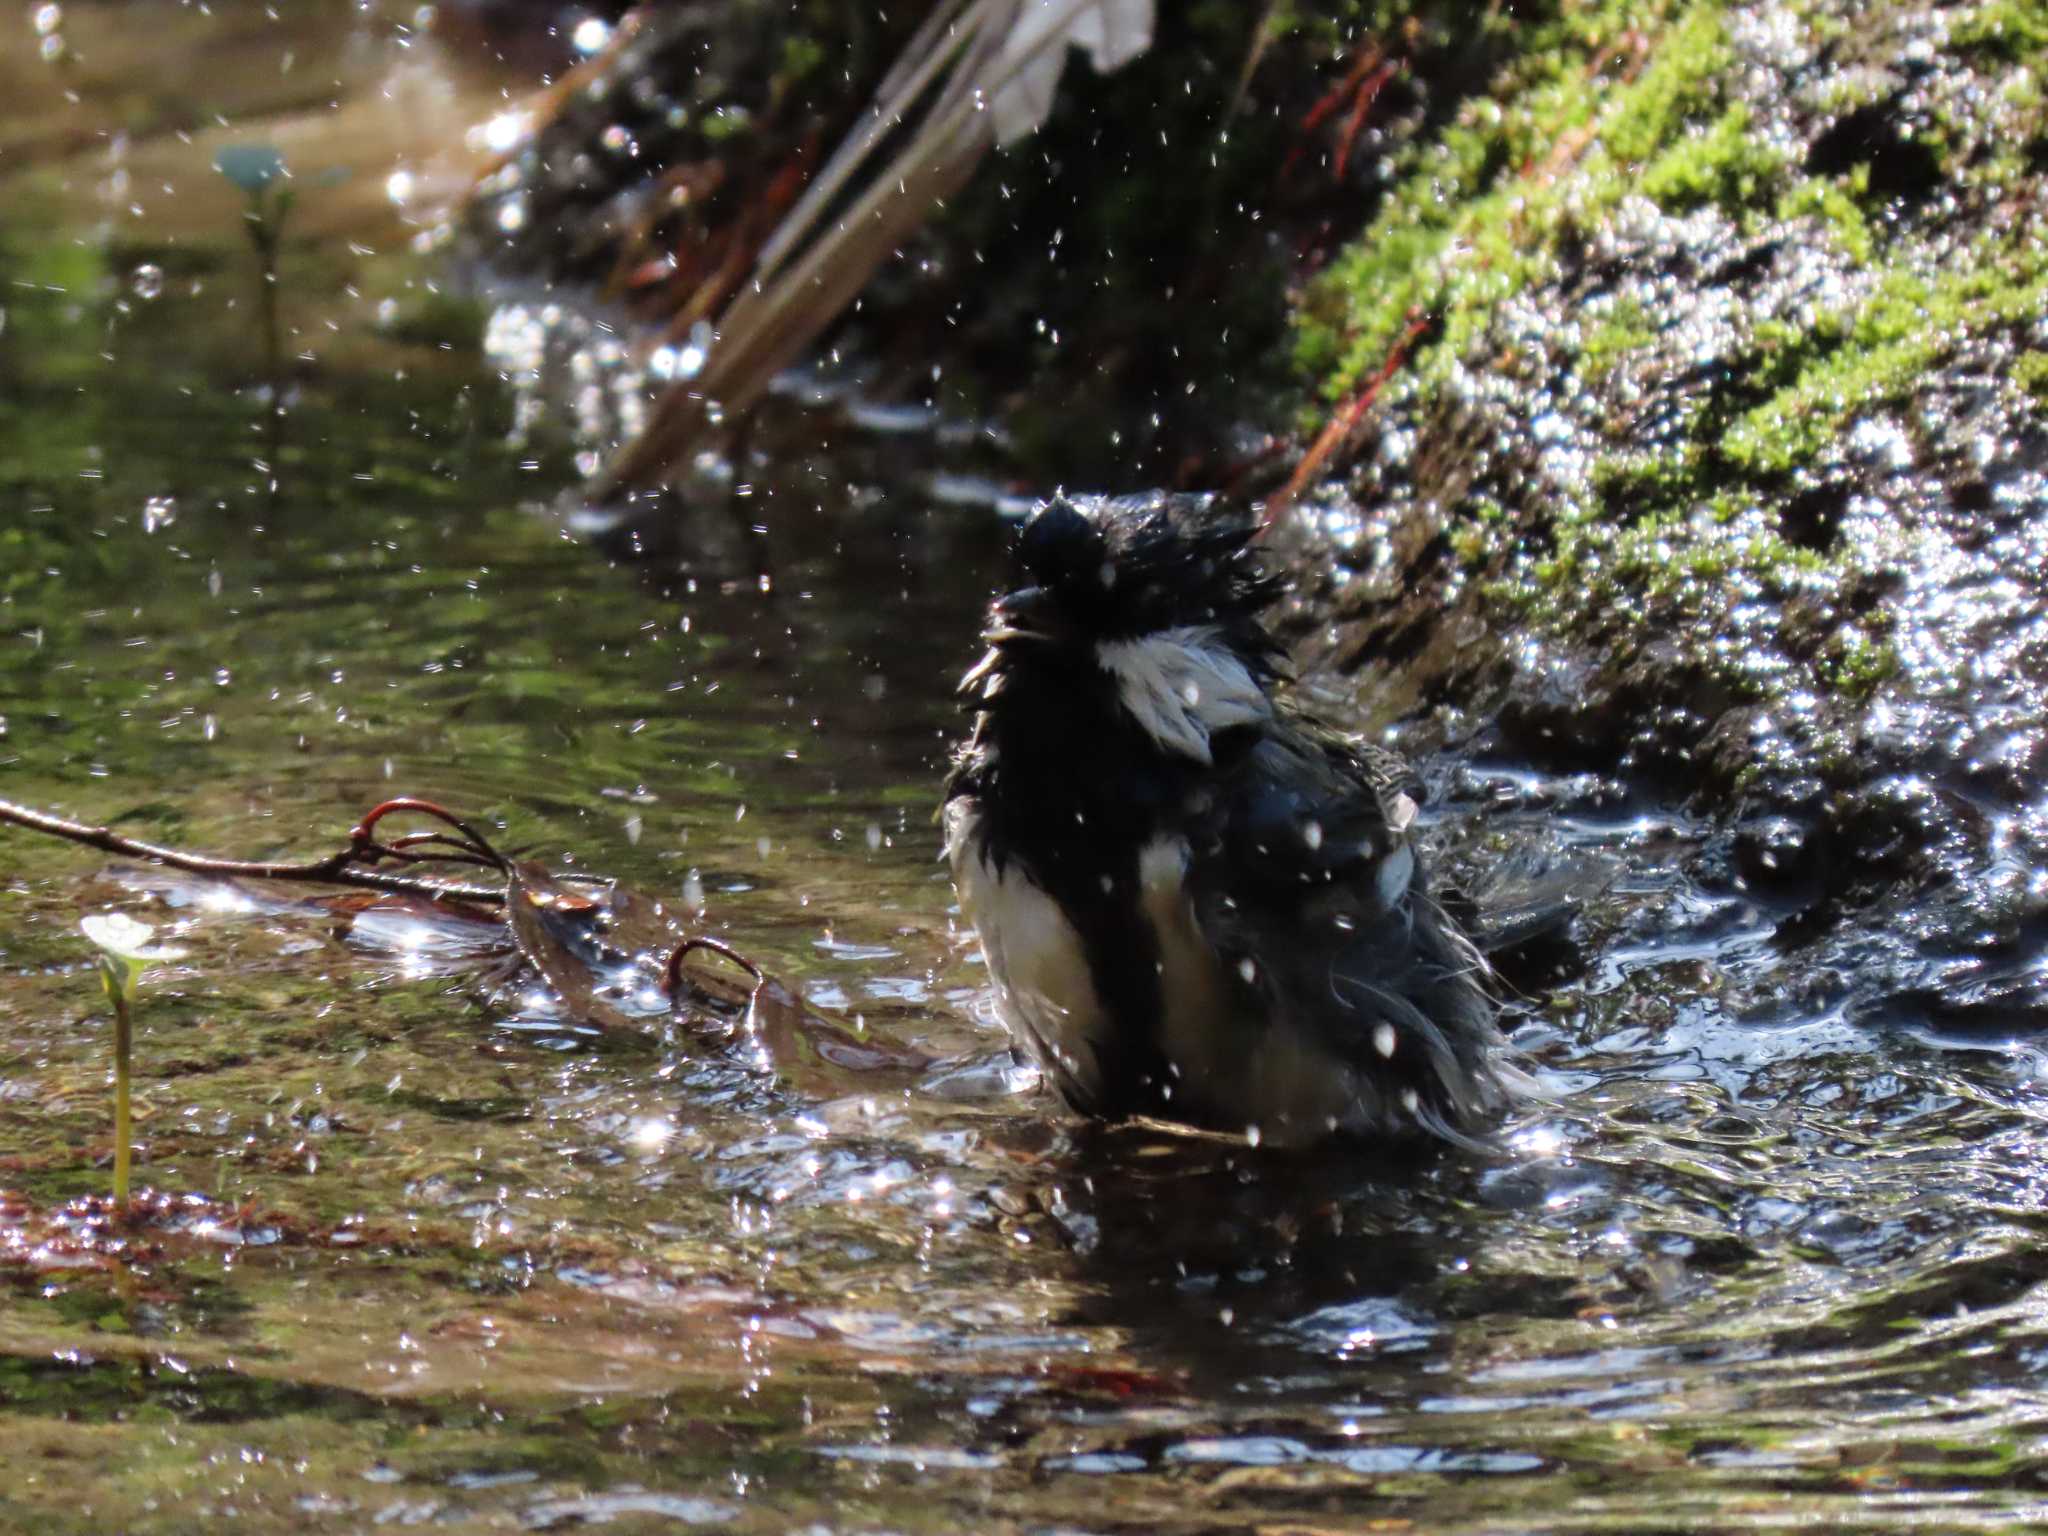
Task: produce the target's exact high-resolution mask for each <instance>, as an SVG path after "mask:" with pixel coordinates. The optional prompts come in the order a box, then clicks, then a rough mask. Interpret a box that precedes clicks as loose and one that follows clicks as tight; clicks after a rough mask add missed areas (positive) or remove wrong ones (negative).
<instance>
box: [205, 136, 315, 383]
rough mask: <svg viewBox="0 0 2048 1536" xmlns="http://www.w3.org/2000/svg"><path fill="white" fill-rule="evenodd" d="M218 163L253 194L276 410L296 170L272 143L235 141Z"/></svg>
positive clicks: (253, 239) (251, 211)
mask: <svg viewBox="0 0 2048 1536" xmlns="http://www.w3.org/2000/svg"><path fill="white" fill-rule="evenodd" d="M213 165H214V169H215V170H217V171H219V172H220V173H221V175H223V176H225V177H227V179H228V180H229V181H231V182H233V183H234V184H235V185H236V186H238V187H240V188H241V189H242V195H243V196H244V197H245V198H247V199H248V204H247V206H246V207H245V208H243V210H242V217H243V219H244V220H246V221H247V223H248V227H249V243H250V244H251V245H252V246H254V247H255V249H256V260H257V262H258V263H259V264H260V265H261V267H262V269H263V276H262V280H263V288H262V295H261V299H262V310H263V354H264V357H265V358H266V359H267V360H268V362H269V364H270V384H271V408H272V409H273V410H275V409H276V408H277V407H278V404H279V401H278V398H277V394H278V390H279V387H280V386H281V385H282V383H283V376H282V371H281V370H282V365H283V360H284V356H283V338H282V334H281V333H280V331H279V329H278V322H277V251H278V246H279V244H280V243H281V242H282V241H283V239H284V221H285V216H286V215H287V214H289V213H290V212H291V211H292V204H293V203H294V202H296V201H297V200H298V192H297V191H296V190H295V189H294V188H293V187H292V186H291V185H290V181H291V172H290V171H289V170H287V169H286V168H285V163H284V156H283V155H282V154H281V153H279V152H278V151H277V150H276V149H273V148H272V147H271V146H270V145H268V144H230V145H228V146H227V147H226V148H225V149H223V150H222V151H221V152H220V153H219V154H217V155H215V156H214V157H213Z"/></svg>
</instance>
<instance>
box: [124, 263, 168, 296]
mask: <svg viewBox="0 0 2048 1536" xmlns="http://www.w3.org/2000/svg"><path fill="white" fill-rule="evenodd" d="M128 287H129V289H130V291H132V292H133V293H134V295H135V297H137V298H138V299H153V298H155V297H156V296H157V295H158V294H160V293H162V292H163V291H164V269H163V268H162V267H160V266H158V265H157V264H156V263H155V262H153V261H145V262H144V263H143V264H142V265H141V266H139V267H137V268H136V269H135V270H134V271H133V272H131V273H129V274H128Z"/></svg>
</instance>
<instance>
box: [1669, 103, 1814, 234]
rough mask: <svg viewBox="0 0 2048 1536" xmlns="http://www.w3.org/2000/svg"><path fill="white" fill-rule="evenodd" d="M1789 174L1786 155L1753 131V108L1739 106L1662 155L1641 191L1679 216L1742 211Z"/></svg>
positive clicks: (1730, 109) (1724, 113)
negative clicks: (1715, 209)
mask: <svg viewBox="0 0 2048 1536" xmlns="http://www.w3.org/2000/svg"><path fill="white" fill-rule="evenodd" d="M1784 169H1785V157H1784V152H1783V151H1782V150H1781V149H1780V148H1779V147H1778V146H1777V145H1775V144H1773V143H1770V142H1768V141H1767V140H1765V139H1762V138H1760V137H1759V136H1758V135H1757V134H1756V133H1755V132H1754V131H1753V130H1752V125H1751V123H1750V117H1749V109H1748V108H1746V107H1743V106H1739V105H1738V106H1732V107H1730V108H1729V109H1728V110H1727V111H1725V112H1723V113H1722V114H1721V116H1720V117H1719V118H1717V119H1716V120H1715V121H1714V124H1713V126H1711V127H1709V128H1707V129H1705V130H1703V131H1699V132H1695V133H1691V134H1688V135H1687V136H1686V137H1685V138H1683V139H1681V140H1680V141H1679V142H1678V143H1676V144H1673V145H1672V146H1671V147H1670V148H1668V149H1666V150H1665V151H1664V152H1663V153H1662V154H1660V155H1658V156H1657V158H1656V159H1655V160H1653V161H1652V162H1651V163H1650V164H1649V166H1647V167H1646V168H1645V169H1644V171H1643V179H1642V190H1643V195H1644V196H1645V197H1648V198H1650V199H1652V200H1653V201H1654V202H1656V203H1657V204H1658V206H1660V207H1663V208H1667V209H1670V210H1672V211H1673V212H1676V213H1684V212H1687V211H1689V210H1691V209H1693V208H1697V207H1700V206H1701V205H1703V204H1706V203H1716V204H1719V205H1721V206H1722V207H1726V208H1742V207H1746V206H1750V205H1753V204H1754V203H1755V202H1756V201H1757V199H1758V194H1759V193H1760V192H1761V190H1762V189H1763V188H1764V187H1766V186H1768V185H1771V184H1773V183H1774V182H1775V180H1776V179H1777V178H1778V177H1779V176H1780V175H1781V174H1782V173H1783V171H1784Z"/></svg>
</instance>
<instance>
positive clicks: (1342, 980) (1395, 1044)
mask: <svg viewBox="0 0 2048 1536" xmlns="http://www.w3.org/2000/svg"><path fill="white" fill-rule="evenodd" d="M1419 794H1420V785H1419V783H1418V782H1417V781H1416V780H1415V778H1414V776H1413V774H1412V773H1410V772H1409V771H1408V769H1407V768H1406V767H1405V765H1403V764H1401V762H1400V760H1399V759H1398V758H1395V757H1393V756H1392V755H1391V754H1388V753H1384V752H1382V751H1379V750H1378V749H1373V748H1361V747H1359V746H1356V745H1354V744H1350V743H1346V742H1343V741H1339V740H1336V739H1334V738H1324V737H1319V736H1313V735H1311V734H1309V733H1308V732H1306V731H1303V730H1300V729H1296V728H1294V727H1293V726H1291V725H1289V724H1286V723H1284V722H1283V723H1282V724H1281V725H1280V726H1279V727H1278V728H1277V729H1274V730H1272V731H1270V732H1269V733H1267V734H1266V735H1264V736H1263V737H1262V738H1261V739H1260V740H1259V741H1258V742H1257V744H1256V745H1254V746H1253V747H1252V748H1251V749H1250V750H1249V751H1248V752H1247V753H1246V754H1245V755H1244V757H1243V759H1242V760H1241V761H1240V762H1239V763H1238V764H1237V765H1236V766H1235V768H1234V769H1233V770H1232V771H1231V772H1230V773H1229V774H1228V775H1226V777H1225V778H1224V780H1223V782H1222V784H1221V786H1220V788H1219V792H1218V794H1217V795H1216V797H1215V799H1214V801H1213V803H1212V804H1211V805H1210V806H1209V808H1208V809H1207V812H1206V815H1205V816H1204V817H1203V818H1202V820H1201V823H1200V825H1199V826H1198V827H1197V828H1196V829H1195V830H1194V832H1193V834H1192V835H1191V836H1190V838H1189V850H1190V856H1189V868H1188V889H1189V895H1190V898H1191V901H1192V907H1193V912H1194V918H1195V922H1196V925H1197V927H1198V928H1199V930H1200V932H1201V934H1202V936H1203V938H1204V940H1205V941H1206V942H1207V944H1208V945H1209V946H1210V947H1211V948H1212V949H1213V950H1214V951H1215V952H1216V953H1217V956H1218V958H1219V959H1220V960H1221V961H1222V969H1223V972H1224V974H1225V976H1226V978H1227V980H1228V984H1229V985H1230V986H1231V987H1232V988H1233V989H1235V990H1236V992H1237V997H1236V1004H1237V1008H1236V1012H1237V1015H1238V1017H1239V1018H1240V1019H1242V1020H1245V1021H1248V1022H1247V1024H1246V1025H1245V1026H1244V1027H1251V1028H1256V1029H1258V1030H1260V1031H1262V1036H1261V1043H1260V1045H1259V1047H1258V1049H1259V1050H1261V1051H1268V1052H1270V1051H1272V1050H1276V1049H1277V1050H1278V1051H1279V1052H1280V1058H1279V1059H1290V1060H1291V1059H1296V1058H1299V1059H1300V1061H1301V1062H1302V1063H1303V1064H1304V1067H1305V1068H1306V1069H1308V1070H1317V1069H1319V1068H1320V1069H1321V1070H1328V1071H1332V1072H1341V1073H1342V1074H1344V1075H1345V1080H1346V1099H1347V1103H1348V1104H1349V1106H1350V1107H1349V1108H1348V1109H1347V1111H1346V1113H1345V1115H1344V1116H1343V1117H1342V1118H1344V1119H1345V1120H1346V1121H1347V1122H1348V1123H1349V1126H1350V1128H1353V1129H1359V1130H1368V1131H1399V1130H1403V1129H1414V1128H1416V1127H1418V1126H1420V1127H1421V1128H1423V1129H1427V1130H1431V1131H1434V1132H1436V1133H1438V1134H1442V1135H1451V1136H1456V1135H1458V1133H1459V1132H1460V1131H1461V1130H1462V1129H1463V1128H1465V1127H1468V1126H1470V1125H1472V1124H1473V1123H1474V1122H1475V1121H1476V1120H1478V1119H1479V1118H1480V1117H1481V1116H1483V1115H1484V1114H1485V1113H1486V1112H1487V1111H1489V1110H1491V1109H1493V1108H1494V1107H1496V1106H1497V1104H1498V1103H1499V1102H1500V1101H1501V1099H1502V1097H1503V1093H1502V1089H1501V1086H1500V1082H1499V1079H1498V1077H1497V1076H1496V1074H1495V1071H1494V1066H1493V1059H1494V1056H1495V1053H1496V1051H1497V1049H1498V1046H1499V1034H1498V1032H1497V1030H1496V1029H1495V1027H1494V1023H1493V1016H1494V1006H1493V1003H1492V1000H1491V998H1490V996H1489V995H1488V991H1487V987H1486V965H1485V962H1484V960H1482V959H1481V958H1480V956H1479V954H1478V952H1477V951H1476V950H1475V949H1474V948H1473V947H1472V945H1471V944H1470V942H1469V941H1467V940H1466V939H1465V937H1464V936H1463V935H1462V934H1461V933H1460V932H1459V931H1458V930H1457V928H1456V926H1455V925H1454V924H1453V923H1452V922H1451V920H1450V919H1449V918H1448V917H1447V916H1446V915H1445V913H1444V911H1443V909H1442V908H1441V907H1440V906H1439V905H1438V904H1437V902H1436V900H1435V899H1434V897H1433V896H1432V895H1431V893H1430V890H1429V887H1428V883H1427V880H1426V878H1425V876H1424V873H1423V871H1422V869H1421V866H1420V863H1419V859H1418V855H1417V851H1416V847H1415V843H1414V840H1413V837H1412V835H1411V831H1410V823H1411V822H1412V820H1413V818H1414V816H1415V806H1416V798H1417V796H1418V795H1419Z"/></svg>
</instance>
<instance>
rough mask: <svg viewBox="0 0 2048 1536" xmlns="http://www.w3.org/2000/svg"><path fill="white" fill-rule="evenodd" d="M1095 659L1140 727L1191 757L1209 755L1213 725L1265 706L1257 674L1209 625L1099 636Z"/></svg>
mask: <svg viewBox="0 0 2048 1536" xmlns="http://www.w3.org/2000/svg"><path fill="white" fill-rule="evenodd" d="M1096 659H1097V660H1098V661H1099V662H1100V663H1101V666H1102V670H1103V671H1105V672H1107V673H1109V675H1110V676H1111V677H1113V678H1115V679H1116V685H1117V697H1118V699H1119V700H1120V701H1121V702H1122V704H1123V707H1124V708H1125V710H1127V711H1128V712H1129V713H1130V715H1131V718H1132V719H1134V720H1136V721H1137V722H1138V724H1139V725H1140V726H1142V727H1143V728H1144V730H1145V734H1146V735H1148V736H1150V737H1151V738H1152V739H1153V741H1155V742H1156V743H1158V745H1159V746H1160V747H1162V748H1164V749H1165V750H1166V751H1168V752H1176V753H1179V754H1180V755H1181V756H1183V757H1191V758H1193V759H1194V760H1195V761H1196V762H1198V763H1206V762H1210V761H1212V758H1211V756H1210V751H1209V738H1210V737H1211V736H1212V735H1213V734H1215V733H1216V732H1217V731H1222V730H1228V729H1229V728H1230V727H1232V726H1234V725H1250V724H1252V723H1254V722H1255V721H1259V720H1265V719H1267V718H1269V717H1270V716H1271V715H1272V713H1273V705H1272V702H1271V701H1270V700H1269V699H1268V698H1267V697H1266V692H1265V690H1264V689H1263V688H1261V687H1260V686H1259V680H1258V679H1257V678H1255V677H1253V676H1252V674H1251V671H1250V669H1249V668H1247V667H1246V666H1245V664H1244V663H1243V662H1241V661H1239V660H1238V659H1237V657H1235V656H1234V655H1232V654H1231V652H1230V649H1229V648H1228V647H1227V646H1225V645H1224V644H1223V642H1222V640H1221V638H1220V637H1219V636H1218V635H1217V634H1216V632H1215V631H1214V630H1212V629H1200V628H1186V629H1164V630H1161V631H1160V632H1159V633H1158V634H1156V635H1146V636H1145V637H1144V638H1142V639H1139V640H1109V641H1105V642H1104V643H1103V644H1102V645H1101V646H1099V647H1097V649H1096Z"/></svg>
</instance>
